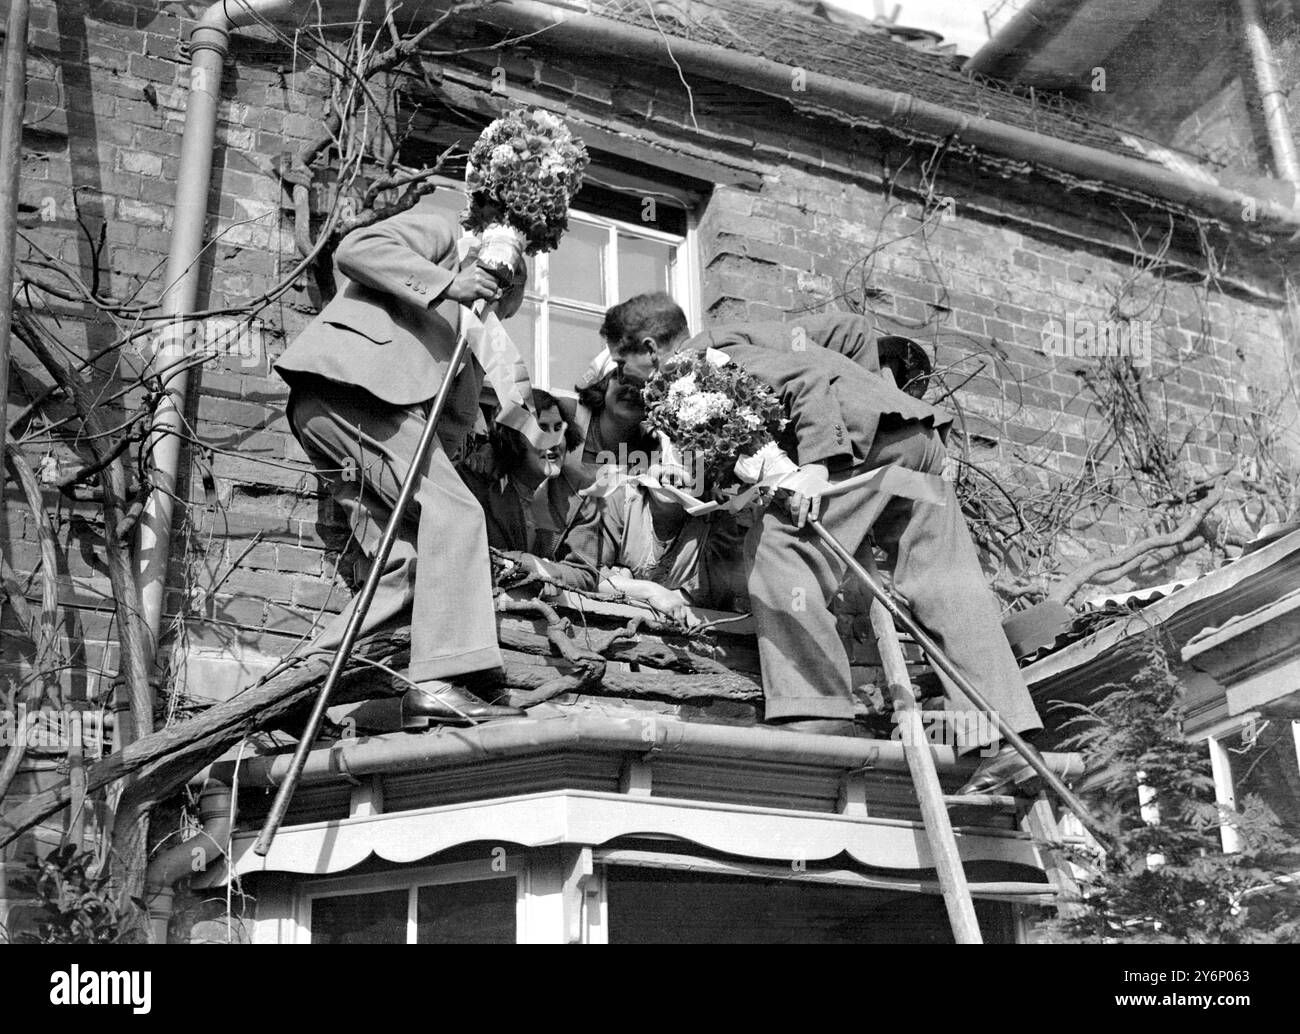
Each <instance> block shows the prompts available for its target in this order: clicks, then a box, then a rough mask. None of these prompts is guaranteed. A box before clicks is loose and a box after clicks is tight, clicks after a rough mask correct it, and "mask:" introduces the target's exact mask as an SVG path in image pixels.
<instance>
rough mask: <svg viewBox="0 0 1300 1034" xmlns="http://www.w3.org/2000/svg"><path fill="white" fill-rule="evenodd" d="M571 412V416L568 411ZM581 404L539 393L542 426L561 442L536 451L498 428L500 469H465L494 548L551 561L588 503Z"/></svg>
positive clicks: (495, 451)
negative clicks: (578, 415)
mask: <svg viewBox="0 0 1300 1034" xmlns="http://www.w3.org/2000/svg"><path fill="white" fill-rule="evenodd" d="M566 409H567V410H568V413H567V414H566V412H565V410H566ZM575 410H576V404H575V402H574V400H572V399H558V398H556V397H555V396H554V395H552V394H550V393H549V392H546V391H543V390H541V389H540V388H534V389H533V411H534V412H535V413H536V414H537V423H538V426H539V427H541V429H542V431H543V432H545V433H546V434H548V435H553V436H557V437H558V439H559V440H558V441H557V442H556V443H555V444H554V445H552V446H551V447H550V448H547V449H535V448H533V447H532V446H531V445H529V444H528V442H527V441H525V440H524V438H523V436H522V435H521V434H519V432H517V431H515V430H513V429H512V428H509V427H500V426H497V427H495V428H494V429H493V431H492V455H493V461H494V464H495V469H493V470H491V471H485V470H484V469H482V467H481V466H480V469H479V470H475V469H472V468H469V467H462V468H461V471H460V476H461V478H462V479H463V480H464V482H465V484H466V485H468V486H469V489H470V491H471V492H473V493H474V497H475V498H476V499H477V500H478V502H479V505H480V506H482V507H483V513H484V515H485V516H486V518H487V532H488V545H490V546H492V547H493V548H495V549H500V550H505V551H507V552H515V553H529V554H532V555H533V556H536V557H540V558H542V559H551V558H553V557H554V555H555V550H556V546H557V545H558V544H559V542H560V540H561V539H562V538H563V537H564V533H565V531H566V530H567V529H568V528H569V527H570V525H571V524H572V523H573V522H574V521H575V520H576V519H577V517H578V511H579V509H580V508H581V505H582V502H583V500H582V497H581V496H580V495H579V494H578V493H579V491H580V490H581V489H582V488H584V487H586V485H588V484H590V483H591V479H590V478H589V477H588V476H587V475H586V472H585V471H584V470H583V468H582V465H581V464H580V463H579V462H578V461H577V458H576V450H577V449H578V447H579V445H580V444H581V441H582V439H581V434H580V432H579V430H578V428H577V426H576V424H575V422H574V420H573V416H574V412H575Z"/></svg>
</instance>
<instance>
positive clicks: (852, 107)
mask: <svg viewBox="0 0 1300 1034" xmlns="http://www.w3.org/2000/svg"><path fill="white" fill-rule="evenodd" d="M462 17H463V18H466V19H473V21H474V22H476V23H480V24H485V25H489V26H492V27H495V28H498V29H504V30H506V31H508V32H513V33H519V34H528V35H529V39H530V41H531V43H532V44H534V45H550V46H554V47H557V48H560V49H562V50H567V51H571V52H574V53H578V54H581V55H583V56H586V57H590V56H591V55H592V54H618V55H619V58H620V60H622V61H637V60H641V61H646V62H651V63H655V64H661V65H665V66H669V67H674V68H675V69H676V70H677V71H678V73H679V74H683V75H684V74H685V73H688V72H690V73H694V74H696V75H702V76H706V77H708V78H713V79H717V80H720V81H723V82H732V83H737V84H741V85H743V86H744V87H745V88H747V89H751V90H754V91H756V92H759V93H765V94H768V95H770V96H776V97H780V98H782V99H784V100H787V101H788V100H791V99H792V98H793V99H799V100H800V102H801V103H803V104H805V105H809V106H812V105H815V104H817V103H819V102H821V103H823V104H824V107H825V108H826V109H828V110H834V111H838V112H842V113H844V114H848V115H856V116H858V117H861V118H864V119H866V120H868V121H870V122H873V123H876V124H879V125H883V126H886V127H889V128H890V129H893V130H894V131H897V132H900V133H903V134H906V135H908V136H913V137H915V136H923V137H926V138H928V139H933V140H955V141H959V142H961V143H965V144H968V145H972V146H974V147H976V148H978V149H980V150H983V151H986V152H988V153H990V154H997V155H1000V156H1002V157H1005V158H1011V159H1014V160H1017V161H1024V162H1030V163H1035V164H1039V165H1043V166H1046V167H1049V168H1052V169H1055V170H1057V171H1060V172H1064V173H1067V174H1069V175H1071V176H1074V177H1077V178H1079V179H1083V180H1094V181H1098V180H1099V181H1103V182H1106V183H1109V184H1110V185H1112V186H1115V187H1119V188H1122V189H1126V190H1129V191H1132V192H1134V193H1137V194H1141V195H1146V196H1148V197H1155V198H1160V199H1163V200H1166V201H1170V202H1173V203H1176V204H1180V205H1186V206H1189V207H1192V208H1195V209H1199V210H1201V211H1203V212H1206V213H1208V214H1210V215H1212V216H1214V217H1215V218H1217V219H1219V220H1220V221H1222V222H1223V223H1225V224H1226V225H1234V226H1235V225H1239V224H1241V223H1242V222H1243V221H1245V217H1246V214H1247V213H1250V214H1252V215H1254V216H1256V218H1254V219H1252V220H1249V221H1250V224H1251V225H1252V226H1255V227H1257V228H1259V229H1260V230H1262V231H1264V232H1266V233H1278V234H1286V235H1287V236H1290V237H1300V212H1297V211H1296V210H1294V209H1291V208H1287V207H1285V206H1282V205H1279V204H1278V203H1277V202H1275V201H1271V200H1269V199H1267V198H1261V197H1257V196H1255V195H1251V194H1246V193H1244V192H1242V191H1238V190H1233V189H1230V188H1227V187H1223V186H1220V185H1219V184H1217V183H1205V182H1201V181H1198V180H1193V179H1191V178H1189V177H1187V176H1184V175H1181V174H1179V173H1177V172H1173V171H1171V170H1169V169H1166V168H1165V167H1164V166H1162V165H1158V164H1156V163H1154V162H1145V161H1140V160H1138V159H1134V158H1128V157H1125V156H1123V155H1119V154H1112V153H1110V152H1108V151H1105V150H1102V149H1100V148H1096V147H1088V146H1085V145H1082V144H1076V143H1072V142H1070V141H1067V140H1060V139H1058V138H1056V137H1051V136H1045V135H1043V134H1041V133H1036V132H1033V131H1031V130H1027V129H1021V128H1019V127H1018V126H1013V125H1011V124H1009V123H1005V122H998V121H995V120H993V119H988V118H983V117H980V116H975V115H969V114H966V113H963V112H959V111H955V110H953V109H951V108H947V107H944V106H942V105H939V104H933V103H931V102H929V101H923V100H920V99H918V98H916V97H913V96H911V95H909V94H905V93H899V92H897V91H894V90H886V89H881V88H879V87H874V86H867V85H863V84H858V83H851V82H847V81H845V80H842V79H837V78H835V77H833V76H829V75H825V74H823V73H820V72H812V71H807V70H804V69H797V68H795V67H793V66H790V65H784V64H780V63H778V62H775V61H770V60H768V59H766V58H760V57H754V56H752V55H749V54H742V53H739V52H737V51H734V50H729V49H727V48H724V47H719V46H715V45H710V44H702V43H696V42H695V41H693V40H689V39H684V38H680V37H673V38H671V39H666V38H665V37H664V36H662V35H661V34H659V33H656V32H651V31H649V30H647V29H642V28H639V27H636V26H633V25H627V24H624V23H622V22H618V21H614V20H613V19H610V18H605V17H601V16H599V15H593V14H586V13H582V12H580V11H575V10H574V9H573V8H571V7H566V6H560V5H558V4H554V3H548V2H539V0H499V2H497V3H493V4H491V5H490V6H488V7H484V8H476V9H474V10H473V11H472V12H469V13H467V14H465V15H463V16H462ZM796 76H802V81H803V85H804V86H805V87H806V89H805V90H803V91H801V94H800V95H795V94H793V93H792V91H791V84H792V83H793V82H795V81H796Z"/></svg>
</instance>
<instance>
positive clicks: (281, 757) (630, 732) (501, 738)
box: [212, 714, 1082, 787]
mask: <svg viewBox="0 0 1300 1034" xmlns="http://www.w3.org/2000/svg"><path fill="white" fill-rule="evenodd" d="M558 750H585V751H591V752H605V753H611V754H636V755H658V754H673V755H676V756H685V757H703V758H736V759H743V760H748V761H754V762H766V763H773V762H775V763H778V764H781V763H783V764H791V765H806V766H814V767H824V768H834V769H846V770H847V769H863V768H868V769H881V770H884V771H891V772H904V771H907V761H906V759H905V757H904V754H903V744H902V742H901V741H899V740H871V739H858V738H854V737H846V736H821V735H816V734H813V733H797V732H785V731H782V730H779V729H773V728H766V727H742V726H733V725H713V724H710V723H705V722H683V721H680V720H677V719H672V718H665V717H664V716H662V715H655V714H645V715H639V716H637V717H634V718H633V717H627V718H615V717H608V716H605V715H577V716H564V717H559V718H520V719H506V720H502V721H495V722H486V723H484V724H482V725H476V726H471V727H469V728H466V729H457V728H450V727H444V728H441V729H439V730H437V731H436V732H432V733H427V734H424V735H421V736H412V735H411V734H409V733H404V732H402V733H385V734H382V735H378V736H367V737H358V738H355V739H345V740H339V741H337V742H335V743H332V744H329V745H327V746H321V747H317V748H316V749H314V750H312V751H311V752H310V753H309V754H308V755H307V764H306V767H305V768H304V769H303V773H302V780H301V785H304V786H309V785H319V784H323V783H333V782H346V781H351V780H355V779H356V778H357V777H360V776H364V775H377V774H381V773H392V772H400V771H420V770H427V769H434V768H448V767H452V766H454V765H457V764H461V765H464V764H473V763H475V762H478V761H482V760H484V759H488V758H501V757H521V756H527V755H532V754H545V753H553V752H555V751H558ZM931 753H932V754H933V756H934V760H935V766H936V767H937V768H938V770H939V771H940V772H956V771H959V770H960V771H964V770H965V769H968V768H969V767H970V762H969V761H962V760H959V759H958V757H957V755H956V752H955V751H954V750H953V749H952V748H951V747H946V746H941V745H934V746H932V747H931ZM1045 760H1046V761H1047V763H1048V765H1049V767H1050V768H1051V769H1052V770H1053V771H1054V772H1056V773H1057V774H1058V775H1061V776H1063V777H1065V778H1073V777H1076V776H1078V775H1080V774H1082V768H1081V767H1080V763H1079V758H1078V755H1075V754H1047V755H1045ZM234 764H235V762H232V761H224V762H217V763H215V764H214V765H213V766H212V769H213V772H214V773H219V772H221V771H222V770H223V767H224V766H231V765H234ZM290 764H291V755H290V754H288V753H281V754H271V755H263V756H261V757H257V758H253V759H251V760H250V759H249V758H248V757H247V756H246V755H245V757H244V760H243V761H242V763H240V765H239V783H240V785H241V786H245V787H248V786H255V787H275V786H279V785H280V783H282V782H283V781H284V778H285V776H286V774H287V773H288V771H289V767H290Z"/></svg>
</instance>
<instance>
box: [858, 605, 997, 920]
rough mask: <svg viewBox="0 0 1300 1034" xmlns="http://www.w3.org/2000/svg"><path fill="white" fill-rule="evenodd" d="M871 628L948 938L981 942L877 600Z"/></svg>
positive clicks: (894, 644)
mask: <svg viewBox="0 0 1300 1034" xmlns="http://www.w3.org/2000/svg"><path fill="white" fill-rule="evenodd" d="M871 627H872V630H873V631H874V632H875V635H876V644H877V647H878V649H879V651H880V660H881V666H882V667H883V668H884V671H885V681H886V684H887V685H888V686H889V692H890V696H891V697H892V698H893V703H894V716H895V719H896V720H897V722H898V726H899V729H898V731H899V734H900V736H901V738H902V743H903V756H904V757H905V758H906V759H907V769H908V771H909V772H910V773H911V775H912V785H913V786H914V787H915V788H916V799H917V802H918V803H919V804H920V806H921V822H922V825H923V826H924V827H925V836H926V839H927V840H928V841H929V844H930V854H931V855H932V856H933V858H934V867H935V872H936V874H937V876H938V878H939V887H940V890H941V892H942V894H943V901H944V905H945V906H947V909H948V921H949V923H950V924H951V925H952V933H953V938H954V939H955V940H956V942H957V943H958V944H983V943H984V938H983V937H982V936H981V934H980V927H979V919H978V918H977V917H976V915H975V902H974V899H972V898H971V892H970V884H969V883H968V882H967V880H966V870H965V867H964V866H963V865H962V861H961V852H960V851H959V850H958V848H957V836H956V834H955V833H954V832H953V829H952V819H951V818H950V817H949V815H948V808H947V806H946V805H945V804H944V799H943V787H942V786H940V784H939V772H938V770H937V769H936V768H935V765H934V755H932V754H931V753H930V744H929V742H928V741H927V739H926V735H925V727H924V724H923V722H922V721H921V714H920V711H919V709H918V707H917V703H916V695H915V694H914V693H913V692H912V684H911V679H910V678H909V677H908V674H907V661H906V660H905V659H904V657H903V646H902V644H901V643H900V642H899V640H898V632H897V630H895V628H894V619H893V617H891V616H890V613H889V611H887V610H886V609H885V608H884V607H883V606H882V605H881V604H880V603H879V601H876V600H873V601H872V603H871Z"/></svg>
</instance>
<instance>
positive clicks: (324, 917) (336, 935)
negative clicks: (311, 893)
mask: <svg viewBox="0 0 1300 1034" xmlns="http://www.w3.org/2000/svg"><path fill="white" fill-rule="evenodd" d="M407 898H408V892H407V891H406V890H405V889H402V890H388V891H384V892H382V893H379V894H340V895H338V896H337V897H329V898H313V899H312V903H311V943H312V944H405V943H406V902H407Z"/></svg>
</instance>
